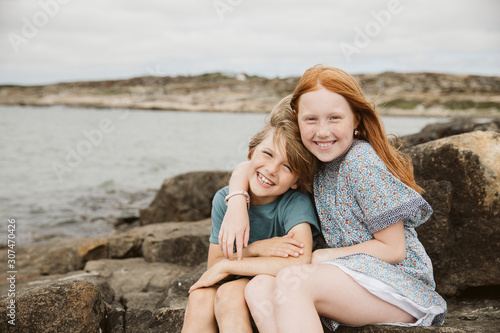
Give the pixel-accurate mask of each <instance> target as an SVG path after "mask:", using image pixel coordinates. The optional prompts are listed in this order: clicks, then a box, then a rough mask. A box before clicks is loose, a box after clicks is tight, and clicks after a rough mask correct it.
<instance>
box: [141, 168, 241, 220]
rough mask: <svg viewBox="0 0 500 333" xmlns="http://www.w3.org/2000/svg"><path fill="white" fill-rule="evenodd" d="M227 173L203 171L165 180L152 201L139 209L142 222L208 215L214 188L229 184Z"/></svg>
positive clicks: (195, 217)
mask: <svg viewBox="0 0 500 333" xmlns="http://www.w3.org/2000/svg"><path fill="white" fill-rule="evenodd" d="M230 176H231V172H226V171H204V172H190V173H186V174H181V175H178V176H175V177H173V178H169V179H167V180H165V182H164V183H163V185H162V187H161V189H160V190H159V191H158V193H157V195H156V197H155V199H154V200H153V202H152V203H151V205H150V206H149V207H148V208H145V209H141V210H140V221H141V224H142V225H145V224H151V223H159V222H175V221H177V222H181V221H199V220H203V219H206V218H209V217H210V212H211V208H212V199H213V197H214V195H215V193H216V192H217V190H219V189H220V188H222V187H224V186H226V185H228V184H229V178H230Z"/></svg>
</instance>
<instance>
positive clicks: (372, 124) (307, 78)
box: [290, 66, 423, 193]
mask: <svg viewBox="0 0 500 333" xmlns="http://www.w3.org/2000/svg"><path fill="white" fill-rule="evenodd" d="M321 87H324V88H325V89H327V90H329V91H331V92H333V93H336V94H339V95H342V96H343V97H344V98H345V99H346V100H347V103H349V106H350V107H351V110H352V112H353V113H354V118H355V120H356V121H358V122H359V124H358V127H357V129H358V134H357V135H356V136H355V138H357V139H362V140H365V141H368V142H369V143H370V144H371V145H372V147H373V149H375V152H376V153H377V154H378V156H379V157H380V158H381V159H382V161H383V162H384V164H385V165H386V166H387V168H388V169H389V171H390V172H392V174H393V175H395V176H396V177H397V178H398V179H399V180H401V181H402V182H403V183H405V184H406V185H408V186H409V187H411V188H413V189H414V190H415V191H417V192H418V193H422V192H423V189H422V188H421V187H420V186H418V185H417V183H415V178H414V176H413V164H412V163H411V159H410V157H409V156H408V155H406V154H404V153H402V152H400V151H399V150H398V149H396V147H394V146H393V145H391V144H390V143H389V140H388V139H387V135H386V133H385V130H384V128H383V127H382V123H381V121H380V117H379V116H378V114H377V112H376V111H375V107H374V106H373V105H371V104H370V103H368V101H367V100H366V98H365V96H364V94H363V91H362V90H361V87H360V85H359V84H358V82H357V81H356V80H355V79H354V78H353V77H352V76H351V75H349V74H348V73H346V72H344V71H343V70H341V69H338V68H335V67H329V66H315V67H312V68H309V69H308V70H307V71H306V72H305V73H304V75H302V77H301V79H300V81H299V83H298V84H297V86H296V88H295V91H294V93H293V96H292V99H291V102H290V104H291V106H292V109H293V110H295V111H296V112H297V115H298V112H299V101H300V96H302V95H303V94H305V93H307V92H310V91H314V90H318V89H320V88H321Z"/></svg>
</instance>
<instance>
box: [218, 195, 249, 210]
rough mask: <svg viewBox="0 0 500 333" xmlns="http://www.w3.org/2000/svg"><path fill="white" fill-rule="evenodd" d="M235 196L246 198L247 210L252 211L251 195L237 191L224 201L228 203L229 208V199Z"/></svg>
mask: <svg viewBox="0 0 500 333" xmlns="http://www.w3.org/2000/svg"><path fill="white" fill-rule="evenodd" d="M235 195H242V196H244V197H245V198H246V199H247V209H250V195H249V194H248V192H247V191H236V192H233V193H229V194H228V195H227V196H226V199H224V202H225V203H226V206H227V202H228V201H229V199H231V198H232V197H234V196H235Z"/></svg>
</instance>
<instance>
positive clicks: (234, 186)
mask: <svg viewBox="0 0 500 333" xmlns="http://www.w3.org/2000/svg"><path fill="white" fill-rule="evenodd" d="M248 167H249V163H248V161H247V162H242V163H240V164H238V166H237V167H236V168H235V169H234V171H233V174H232V175H231V179H230V180H229V193H233V192H235V191H241V190H244V191H248V177H247V174H248ZM249 238H250V223H249V219H248V208H247V202H246V199H245V197H244V196H242V195H236V196H233V197H231V198H230V199H229V201H228V203H227V211H226V214H225V215H224V220H222V225H221V227H220V231H219V246H220V249H221V251H222V252H223V254H224V257H226V258H229V259H231V260H232V259H233V249H234V240H235V239H236V252H237V254H238V260H241V258H242V257H243V246H245V247H247V246H248V239H249Z"/></svg>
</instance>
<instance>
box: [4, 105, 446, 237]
mask: <svg viewBox="0 0 500 333" xmlns="http://www.w3.org/2000/svg"><path fill="white" fill-rule="evenodd" d="M265 117H266V114H253V113H227V112H184V111H151V110H128V109H92V108H72V107H66V106H53V107H27V106H23V107H22V106H0V156H1V159H0V213H1V214H0V218H2V219H3V220H4V222H5V223H7V219H9V218H15V219H16V224H17V228H18V231H17V239H18V244H19V245H28V244H33V243H37V242H44V241H51V240H52V241H53V240H57V239H64V238H68V237H72V236H93V235H99V234H104V233H106V232H109V231H111V230H113V229H114V226H113V222H115V221H116V219H117V218H120V217H128V216H137V212H138V209H139V208H145V207H147V206H148V205H149V203H150V202H151V200H152V199H153V198H154V195H155V192H156V190H158V189H159V188H160V187H161V185H162V183H163V181H164V180H165V179H166V178H169V177H172V176H175V175H177V174H181V173H185V172H190V171H200V170H232V169H233V168H234V167H235V166H236V165H237V164H238V163H239V162H241V161H244V160H245V159H246V155H247V146H248V142H249V141H250V138H251V136H252V135H253V134H255V133H256V132H257V131H258V130H259V129H260V128H261V127H262V125H263V123H264V120H265ZM383 121H384V125H385V127H386V130H387V132H388V133H393V134H397V135H401V136H402V135H406V134H411V133H416V132H419V131H420V130H421V129H422V128H423V127H424V126H425V125H427V124H429V123H434V122H438V121H443V119H440V118H429V117H427V118H414V117H411V118H408V117H383ZM5 223H4V224H3V225H6V224H5ZM6 242H7V241H6V239H0V244H5V243H6Z"/></svg>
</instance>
